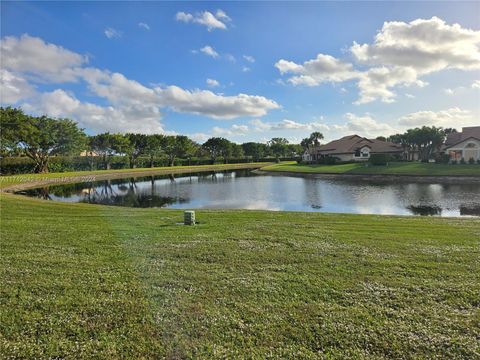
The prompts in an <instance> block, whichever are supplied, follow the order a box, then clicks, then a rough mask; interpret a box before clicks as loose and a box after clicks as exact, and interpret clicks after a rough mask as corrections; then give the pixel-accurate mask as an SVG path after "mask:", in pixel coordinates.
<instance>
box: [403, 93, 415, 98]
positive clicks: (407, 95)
mask: <svg viewBox="0 0 480 360" xmlns="http://www.w3.org/2000/svg"><path fill="white" fill-rule="evenodd" d="M405 97H407V98H409V99H415V95H412V94H408V93H407V94H405Z"/></svg>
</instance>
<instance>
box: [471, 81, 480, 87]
mask: <svg viewBox="0 0 480 360" xmlns="http://www.w3.org/2000/svg"><path fill="white" fill-rule="evenodd" d="M472 89H480V80H475V81H474V82H473V83H472Z"/></svg>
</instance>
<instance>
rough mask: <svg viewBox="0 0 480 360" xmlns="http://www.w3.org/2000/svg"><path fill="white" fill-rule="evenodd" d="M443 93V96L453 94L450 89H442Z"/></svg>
mask: <svg viewBox="0 0 480 360" xmlns="http://www.w3.org/2000/svg"><path fill="white" fill-rule="evenodd" d="M443 92H444V93H445V94H447V95H453V93H454V92H453V90H452V89H450V88H448V89H443Z"/></svg>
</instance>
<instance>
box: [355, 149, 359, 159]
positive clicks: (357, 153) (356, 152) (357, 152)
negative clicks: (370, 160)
mask: <svg viewBox="0 0 480 360" xmlns="http://www.w3.org/2000/svg"><path fill="white" fill-rule="evenodd" d="M355 156H357V157H360V149H358V150H355Z"/></svg>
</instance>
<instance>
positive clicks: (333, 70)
mask: <svg viewBox="0 0 480 360" xmlns="http://www.w3.org/2000/svg"><path fill="white" fill-rule="evenodd" d="M275 67H276V68H277V69H278V70H279V71H280V73H281V74H293V75H294V76H291V77H290V78H289V79H288V81H289V82H290V83H291V84H293V85H307V86H317V85H319V84H321V83H324V82H341V81H346V80H350V79H355V78H357V77H358V76H359V75H358V73H357V72H356V71H354V70H353V65H352V64H349V63H345V62H343V61H341V60H339V59H336V58H334V57H333V56H330V55H325V54H318V55H317V57H316V58H315V59H313V60H309V61H305V62H304V63H303V64H302V65H299V64H296V63H294V62H293V61H287V60H284V59H281V60H279V61H278V62H277V63H276V64H275Z"/></svg>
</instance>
